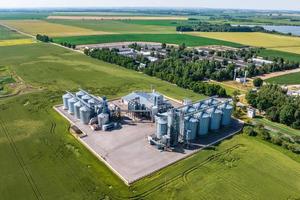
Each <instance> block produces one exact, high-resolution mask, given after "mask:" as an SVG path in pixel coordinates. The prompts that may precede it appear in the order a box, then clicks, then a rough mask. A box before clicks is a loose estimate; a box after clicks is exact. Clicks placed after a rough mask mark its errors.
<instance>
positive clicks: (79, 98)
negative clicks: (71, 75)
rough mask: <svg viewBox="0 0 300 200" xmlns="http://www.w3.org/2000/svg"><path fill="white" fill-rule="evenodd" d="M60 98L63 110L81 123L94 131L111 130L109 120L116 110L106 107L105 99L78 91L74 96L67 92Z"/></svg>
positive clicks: (111, 125)
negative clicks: (89, 126)
mask: <svg viewBox="0 0 300 200" xmlns="http://www.w3.org/2000/svg"><path fill="white" fill-rule="evenodd" d="M62 98H63V108H64V110H68V112H69V114H71V115H74V116H75V117H76V118H77V119H78V120H80V122H81V123H83V124H87V125H91V127H92V128H93V129H94V130H96V129H98V130H99V129H100V130H104V131H106V130H108V129H111V128H113V126H114V124H113V123H112V122H111V118H112V116H113V115H114V114H115V113H116V112H117V110H115V109H110V108H109V107H108V103H107V100H106V98H105V97H103V98H100V97H96V96H94V95H92V94H89V93H88V92H86V91H84V90H82V89H80V90H79V91H78V92H76V94H73V93H71V92H67V93H66V94H64V95H63V97H62Z"/></svg>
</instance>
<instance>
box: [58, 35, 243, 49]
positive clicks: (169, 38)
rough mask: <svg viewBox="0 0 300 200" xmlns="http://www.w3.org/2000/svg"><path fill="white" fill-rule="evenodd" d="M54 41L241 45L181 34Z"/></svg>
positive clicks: (88, 37) (82, 43)
mask: <svg viewBox="0 0 300 200" xmlns="http://www.w3.org/2000/svg"><path fill="white" fill-rule="evenodd" d="M53 40H54V42H56V43H61V42H68V43H72V44H76V45H84V44H97V43H111V42H131V41H135V42H138V41H144V42H161V43H168V44H182V43H185V44H186V45H187V46H205V45H225V46H231V47H240V46H241V45H239V44H237V43H232V42H226V41H222V40H215V39H209V38H205V37H196V36H191V35H183V34H124V35H123V34H122V35H90V36H74V37H58V38H54V39H53Z"/></svg>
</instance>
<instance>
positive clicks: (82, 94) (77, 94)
mask: <svg viewBox="0 0 300 200" xmlns="http://www.w3.org/2000/svg"><path fill="white" fill-rule="evenodd" d="M84 95H85V93H84V92H82V91H79V92H76V97H78V98H80V99H81V98H82V97H83V96H84Z"/></svg>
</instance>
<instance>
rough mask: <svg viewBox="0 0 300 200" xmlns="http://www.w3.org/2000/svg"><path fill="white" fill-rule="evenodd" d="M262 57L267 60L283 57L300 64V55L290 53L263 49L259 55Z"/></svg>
mask: <svg viewBox="0 0 300 200" xmlns="http://www.w3.org/2000/svg"><path fill="white" fill-rule="evenodd" d="M259 55H260V56H262V57H265V58H268V59H270V58H274V57H281V58H284V59H286V60H290V61H295V62H300V55H299V54H296V53H289V52H283V51H276V50H270V49H262V50H260V53H259Z"/></svg>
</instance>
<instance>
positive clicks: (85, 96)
mask: <svg viewBox="0 0 300 200" xmlns="http://www.w3.org/2000/svg"><path fill="white" fill-rule="evenodd" d="M81 99H82V100H83V101H85V102H86V103H87V102H88V101H89V100H90V99H91V97H90V96H89V95H84V96H82V98H81Z"/></svg>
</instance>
